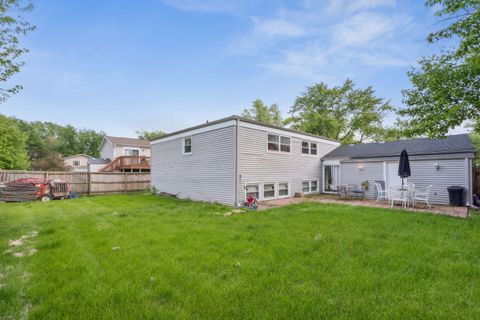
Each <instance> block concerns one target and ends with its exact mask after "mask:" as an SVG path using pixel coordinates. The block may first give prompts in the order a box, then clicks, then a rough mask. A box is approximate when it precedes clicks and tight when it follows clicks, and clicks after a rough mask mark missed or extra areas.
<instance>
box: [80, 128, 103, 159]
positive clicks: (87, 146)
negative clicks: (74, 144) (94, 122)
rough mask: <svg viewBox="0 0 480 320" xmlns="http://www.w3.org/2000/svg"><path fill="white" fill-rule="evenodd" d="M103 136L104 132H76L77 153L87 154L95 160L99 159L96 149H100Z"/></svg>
mask: <svg viewBox="0 0 480 320" xmlns="http://www.w3.org/2000/svg"><path fill="white" fill-rule="evenodd" d="M104 136H105V132H103V131H100V132H97V131H95V130H91V129H83V130H79V131H78V132H77V140H78V151H79V153H83V154H87V155H89V156H92V157H95V158H98V157H100V152H99V151H98V147H100V143H101V142H102V139H103V137H104Z"/></svg>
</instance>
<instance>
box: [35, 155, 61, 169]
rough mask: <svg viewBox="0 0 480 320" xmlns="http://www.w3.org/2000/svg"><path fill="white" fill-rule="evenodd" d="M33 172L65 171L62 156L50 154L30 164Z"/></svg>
mask: <svg viewBox="0 0 480 320" xmlns="http://www.w3.org/2000/svg"><path fill="white" fill-rule="evenodd" d="M32 169H33V170H41V171H67V168H66V167H65V162H64V161H63V159H62V155H61V154H59V153H57V152H51V153H49V154H48V155H47V156H46V157H44V158H42V159H39V160H36V161H34V162H32Z"/></svg>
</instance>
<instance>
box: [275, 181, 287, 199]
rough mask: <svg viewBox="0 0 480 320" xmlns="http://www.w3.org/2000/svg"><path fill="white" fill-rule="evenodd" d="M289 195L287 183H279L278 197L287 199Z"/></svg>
mask: <svg viewBox="0 0 480 320" xmlns="http://www.w3.org/2000/svg"><path fill="white" fill-rule="evenodd" d="M289 195H290V192H289V190H288V182H280V183H279V184H278V197H279V198H281V197H288V196H289Z"/></svg>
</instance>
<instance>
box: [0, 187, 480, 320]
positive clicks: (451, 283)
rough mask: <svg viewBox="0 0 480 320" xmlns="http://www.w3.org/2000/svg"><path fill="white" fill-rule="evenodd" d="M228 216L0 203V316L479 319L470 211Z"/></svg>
mask: <svg viewBox="0 0 480 320" xmlns="http://www.w3.org/2000/svg"><path fill="white" fill-rule="evenodd" d="M228 210H230V209H229V208H226V207H223V206H214V205H207V204H201V203H195V202H191V201H181V200H176V199H171V198H162V197H157V196H150V195H128V196H125V195H119V196H103V197H93V198H82V199H75V200H67V201H51V202H49V203H41V202H36V203H24V204H0V250H1V253H0V273H1V274H0V283H1V284H2V285H1V288H0V319H3V318H5V319H10V318H12V319H17V318H21V317H24V316H25V315H27V314H28V316H29V317H30V318H31V319H69V318H70V319H73V318H75V319H145V318H151V319H162V318H165V319H171V318H197V319H200V318H201V319H221V318H223V319H231V318H237V319H252V318H270V319H314V318H317V319H318V318H344V319H351V318H364V319H365V318H379V319H384V318H387V317H388V318H404V319H405V318H417V319H424V318H457V319H458V318H470V319H471V318H480V303H479V301H480V241H479V240H480V217H479V216H478V215H476V214H474V215H473V216H472V217H471V218H470V219H468V220H462V219H456V218H451V217H444V216H433V215H427V214H416V213H411V212H402V211H396V210H395V211H389V210H383V209H373V208H359V207H348V206H340V205H338V206H337V205H323V204H319V203H304V204H300V205H292V206H288V207H284V208H280V209H273V210H269V211H263V212H255V211H249V212H248V213H246V214H242V215H232V216H229V217H224V216H223V215H219V214H218V213H224V212H226V211H228ZM32 231H38V235H37V236H36V237H35V236H34V234H32V233H30V234H29V232H32ZM27 234H29V235H30V236H31V237H29V238H26V239H25V243H24V244H23V245H19V246H17V247H15V249H14V250H11V248H12V247H11V246H9V240H15V239H19V238H20V237H21V236H22V235H27ZM115 247H119V248H115ZM113 248H115V250H114V249H113ZM32 249H36V250H38V252H36V253H35V252H34V251H31V250H32ZM8 250H11V252H8ZM5 251H7V252H5ZM15 252H17V253H18V252H23V253H25V256H23V257H15V256H13V254H14V253H15ZM29 254H31V255H30V256H29Z"/></svg>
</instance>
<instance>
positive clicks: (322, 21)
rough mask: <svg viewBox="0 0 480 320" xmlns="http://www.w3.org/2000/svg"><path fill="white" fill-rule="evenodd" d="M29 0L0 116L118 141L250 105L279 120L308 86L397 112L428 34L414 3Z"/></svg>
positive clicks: (428, 16) (431, 21)
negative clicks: (344, 88) (19, 65)
mask: <svg viewBox="0 0 480 320" xmlns="http://www.w3.org/2000/svg"><path fill="white" fill-rule="evenodd" d="M33 3H34V10H33V11H32V12H30V13H28V14H26V15H25V18H26V19H27V20H28V21H30V22H31V23H32V24H34V25H35V26H36V27H37V30H36V31H34V32H33V33H31V34H29V35H28V36H27V37H25V38H24V39H22V40H23V41H22V45H23V46H24V47H26V48H28V49H29V50H30V52H29V53H28V54H26V55H25V56H24V57H23V60H24V61H25V62H26V65H25V66H24V67H23V70H22V71H21V73H20V74H18V75H16V76H15V77H14V78H13V79H12V81H13V82H12V83H15V84H16V83H19V84H22V85H23V90H22V91H21V92H20V93H18V94H17V95H15V96H13V97H12V98H10V99H9V100H8V101H7V102H5V103H3V104H0V113H3V114H6V115H10V116H15V117H17V118H20V119H25V120H29V121H34V120H41V121H52V122H56V123H59V124H62V125H65V124H71V125H73V126H75V127H77V128H89V129H90V128H91V129H95V130H103V131H104V132H106V133H107V134H109V135H118V136H126V137H135V135H136V134H135V132H136V131H137V130H162V131H165V132H172V131H175V130H179V129H182V128H185V127H188V126H193V125H197V124H201V123H203V122H205V121H207V120H215V119H219V118H222V117H226V116H230V115H233V114H240V113H241V112H242V110H243V109H244V108H248V107H249V106H250V105H251V102H252V101H253V100H255V99H262V100H263V101H264V102H265V103H267V104H272V103H277V104H278V105H279V107H280V109H281V111H282V113H283V115H284V116H285V115H287V112H288V110H289V109H290V107H291V105H292V104H293V102H294V100H295V97H296V96H298V95H299V94H300V93H302V92H303V91H304V90H305V89H306V88H307V87H308V86H311V85H313V84H315V83H318V82H325V83H327V84H328V85H329V86H336V85H340V84H341V83H342V82H343V81H344V80H345V79H347V78H350V79H352V80H353V81H354V82H355V83H356V85H357V86H358V87H359V88H365V87H367V86H372V87H373V88H374V89H375V91H376V94H377V95H378V96H379V97H382V98H385V99H387V100H390V101H391V103H392V104H393V105H395V106H401V105H402V104H401V103H402V95H401V90H402V89H405V88H408V87H409V86H410V83H409V81H408V77H407V75H406V73H407V71H408V70H409V69H410V68H411V67H412V66H415V64H416V61H417V60H418V58H419V57H420V56H422V55H427V54H429V53H431V52H432V50H433V49H432V48H431V47H430V46H429V45H428V44H427V43H426V41H425V39H426V36H427V34H428V33H429V32H430V31H433V30H435V28H436V25H435V21H436V18H435V17H434V10H433V9H432V8H426V7H425V6H424V1H422V0H331V1H326V0H324V1H320V0H318V1H316V0H296V1H295V0H292V1H281V0H279V1H274V0H263V1H262V0H244V1H241V0H142V1H123V0H122V1H118V0H103V1H97V0H93V1H89V0H86V1H61V0H57V1H54V0H42V1H33ZM393 119H394V116H393V115H392V116H390V117H389V118H388V119H387V124H388V123H391V122H393Z"/></svg>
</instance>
